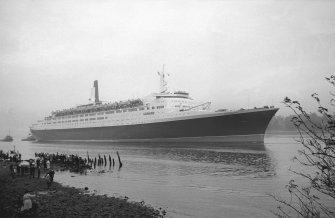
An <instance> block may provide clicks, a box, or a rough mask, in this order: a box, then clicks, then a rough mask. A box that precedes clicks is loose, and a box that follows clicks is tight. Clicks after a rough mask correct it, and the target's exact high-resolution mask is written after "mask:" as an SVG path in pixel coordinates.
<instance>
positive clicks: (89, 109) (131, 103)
mask: <svg viewBox="0 0 335 218" xmlns="http://www.w3.org/2000/svg"><path fill="white" fill-rule="evenodd" d="M142 105H143V102H142V100H141V99H132V100H127V101H119V102H114V103H107V104H98V105H89V106H80V107H76V108H70V109H64V110H57V111H53V112H52V115H55V116H56V117H58V116H67V115H75V114H80V113H94V112H99V111H107V110H118V109H124V108H132V107H138V106H142Z"/></svg>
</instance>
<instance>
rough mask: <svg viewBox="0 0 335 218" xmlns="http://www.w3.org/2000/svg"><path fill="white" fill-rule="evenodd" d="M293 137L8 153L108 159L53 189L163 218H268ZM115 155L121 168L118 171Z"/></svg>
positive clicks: (59, 146) (34, 146) (63, 177)
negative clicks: (135, 206)
mask: <svg viewBox="0 0 335 218" xmlns="http://www.w3.org/2000/svg"><path fill="white" fill-rule="evenodd" d="M297 138H298V136H297V135H266V137H265V142H264V144H227V143H128V144H120V143H96V142H95V143H94V142H92V143H37V142H26V141H18V140H16V141H14V142H10V143H9V142H0V150H4V151H8V150H9V149H13V145H15V147H16V149H18V150H19V151H20V152H21V153H22V156H23V159H28V158H32V157H34V153H35V152H46V153H56V152H58V153H65V154H78V155H80V156H82V157H86V156H87V152H88V154H89V155H90V157H98V155H99V154H100V155H102V156H103V155H106V156H107V157H108V155H111V156H112V158H114V159H115V160H116V165H115V167H114V168H113V167H112V168H109V166H108V165H107V167H98V168H97V169H96V170H92V171H89V172H87V174H86V175H80V174H76V173H70V172H56V175H55V181H58V182H60V183H62V184H64V185H69V186H73V187H79V188H84V187H88V188H89V190H91V191H93V192H95V193H97V194H107V195H111V196H127V197H129V200H131V201H142V200H143V201H145V202H146V203H147V204H150V205H152V206H154V207H155V208H162V209H164V210H166V211H167V214H168V217H199V218H202V217H207V218H216V217H241V218H242V217H275V215H274V214H273V212H274V211H276V207H277V206H278V203H277V202H275V201H274V200H273V199H272V197H269V196H268V194H275V195H277V196H282V197H288V195H287V191H286V190H285V185H286V184H287V183H288V181H289V180H290V179H292V178H294V179H296V180H299V178H296V176H295V175H294V174H293V173H291V172H290V171H289V168H290V167H292V168H293V169H295V170H299V167H300V166H299V165H298V164H296V163H294V162H292V161H291V159H292V158H293V157H294V156H295V155H297V154H298V149H299V148H301V145H300V144H299V143H297V142H296V141H295V139H297ZM116 151H118V152H119V154H120V156H121V160H122V163H123V167H122V168H121V169H118V161H117V155H116Z"/></svg>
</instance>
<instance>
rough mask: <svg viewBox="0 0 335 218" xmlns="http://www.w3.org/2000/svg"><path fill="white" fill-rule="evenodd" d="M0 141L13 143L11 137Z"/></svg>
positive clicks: (8, 136) (7, 136)
mask: <svg viewBox="0 0 335 218" xmlns="http://www.w3.org/2000/svg"><path fill="white" fill-rule="evenodd" d="M1 141H3V142H12V141H13V137H12V136H10V135H6V137H5V138H3V139H2V140H1Z"/></svg>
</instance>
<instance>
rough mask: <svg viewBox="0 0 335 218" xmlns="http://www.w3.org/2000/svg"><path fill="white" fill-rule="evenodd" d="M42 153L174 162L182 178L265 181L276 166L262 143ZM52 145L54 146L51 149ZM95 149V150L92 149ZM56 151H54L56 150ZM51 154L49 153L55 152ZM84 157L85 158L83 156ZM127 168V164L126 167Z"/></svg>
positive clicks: (77, 145)
mask: <svg viewBox="0 0 335 218" xmlns="http://www.w3.org/2000/svg"><path fill="white" fill-rule="evenodd" d="M43 144H45V147H44V148H43V149H52V147H57V151H60V152H62V150H64V151H65V150H66V149H69V148H71V149H72V150H77V149H78V150H82V149H83V148H85V149H86V150H88V151H89V152H92V153H93V152H96V153H99V154H103V152H106V153H107V154H109V152H114V151H115V150H116V151H119V152H120V154H122V156H127V157H128V158H130V157H132V158H130V159H133V158H134V157H135V159H137V158H139V157H140V158H144V159H145V160H146V161H147V160H152V159H155V160H156V159H157V160H159V161H162V163H164V161H176V162H175V164H176V166H178V167H181V169H180V170H177V171H176V172H177V173H178V174H180V175H185V174H205V175H210V176H246V177H248V176H252V177H256V178H265V177H271V176H274V175H275V166H274V163H273V160H272V159H271V156H270V155H269V154H268V151H267V150H266V148H265V145H264V143H226V142H225V143H222V142H220V143H219V142H216V143H213V142H207V143H204V142H199V143H193V142H192V143H184V142H183V143H181V142H173V143H171V142H165V143H156V142H151V143H147V142H146V143H110V142H48V143H38V144H36V145H35V146H38V145H42V146H43ZM53 145H54V146H53ZM93 148H94V149H93ZM91 149H93V150H94V151H93V150H92V151H90V150H91ZM55 151H56V150H55ZM55 151H51V152H55ZM84 155H85V154H84ZM128 164H129V163H128Z"/></svg>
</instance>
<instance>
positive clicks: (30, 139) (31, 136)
mask: <svg viewBox="0 0 335 218" xmlns="http://www.w3.org/2000/svg"><path fill="white" fill-rule="evenodd" d="M35 140H36V138H35V137H34V136H33V135H32V134H31V133H29V135H28V136H27V137H26V138H23V139H21V141H35Z"/></svg>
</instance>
